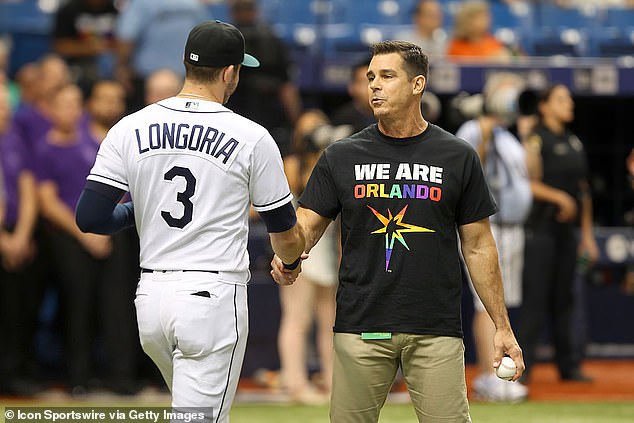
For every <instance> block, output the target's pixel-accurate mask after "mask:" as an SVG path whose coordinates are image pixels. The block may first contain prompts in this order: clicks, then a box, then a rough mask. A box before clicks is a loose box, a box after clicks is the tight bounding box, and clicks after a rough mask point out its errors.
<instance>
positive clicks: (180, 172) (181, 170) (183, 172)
mask: <svg viewBox="0 0 634 423" xmlns="http://www.w3.org/2000/svg"><path fill="white" fill-rule="evenodd" d="M177 176H180V177H181V178H184V179H185V182H186V184H185V191H183V192H179V193H178V194H177V195H176V201H178V202H179V203H181V204H182V205H183V216H182V217H179V218H175V217H174V216H172V214H171V213H170V212H166V211H162V212H161V217H162V218H163V220H165V222H166V223H167V224H168V225H169V226H171V227H172V228H180V229H183V228H184V227H185V226H187V225H188V224H189V223H190V222H191V221H192V217H193V215H194V203H192V201H191V198H192V196H193V195H194V192H195V191H196V178H195V177H194V175H192V172H191V171H190V170H189V169H187V168H186V167H180V166H174V167H173V168H171V169H170V170H168V171H167V172H166V173H165V175H163V179H164V180H166V181H173V180H174V178H175V177H177Z"/></svg>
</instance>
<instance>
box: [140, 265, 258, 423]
mask: <svg viewBox="0 0 634 423" xmlns="http://www.w3.org/2000/svg"><path fill="white" fill-rule="evenodd" d="M194 293H199V295H193V294H194ZM201 293H202V294H203V295H200V294H201ZM205 293H208V295H209V297H207V294H205ZM134 303H135V306H136V310H137V319H138V325H139V335H140V339H141V345H142V346H143V350H144V351H145V353H146V354H147V355H148V356H150V358H152V360H153V361H154V363H155V364H156V365H157V366H158V368H159V370H160V371H161V373H162V375H163V378H164V379H165V382H166V383H167V386H168V387H169V389H170V390H171V392H172V407H173V408H178V409H193V408H195V409H198V408H200V409H204V410H205V412H206V413H207V414H208V415H209V417H208V420H205V421H209V422H214V423H218V422H221V423H222V422H228V421H229V411H230V408H231V404H232V402H233V399H234V397H235V392H236V388H237V386H238V379H239V376H240V370H241V368H242V360H243V358H244V352H245V349H246V342H247V334H248V324H249V321H248V305H247V287H246V285H242V284H234V283H227V282H223V281H222V273H220V274H217V273H210V272H182V271H167V272H153V273H141V279H140V281H139V285H138V287H137V292H136V299H135V301H134Z"/></svg>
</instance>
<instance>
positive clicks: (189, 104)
mask: <svg viewBox="0 0 634 423" xmlns="http://www.w3.org/2000/svg"><path fill="white" fill-rule="evenodd" d="M185 108H186V109H194V110H198V102H197V101H188V102H186V103H185Z"/></svg>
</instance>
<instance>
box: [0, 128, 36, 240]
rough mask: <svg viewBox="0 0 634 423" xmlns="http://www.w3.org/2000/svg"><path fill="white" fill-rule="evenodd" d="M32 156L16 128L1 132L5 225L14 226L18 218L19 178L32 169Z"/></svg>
mask: <svg viewBox="0 0 634 423" xmlns="http://www.w3.org/2000/svg"><path fill="white" fill-rule="evenodd" d="M31 157H32V156H30V155H29V154H27V152H26V148H25V146H24V144H23V143H22V142H21V140H20V138H19V137H18V135H17V133H16V131H15V130H9V131H8V132H7V133H5V134H4V135H1V134H0V168H1V169H2V179H3V182H4V227H5V228H13V227H14V226H15V224H16V222H17V219H18V207H19V203H20V192H19V178H20V174H21V173H22V172H23V171H25V170H31V169H32V164H31V161H30V158H31Z"/></svg>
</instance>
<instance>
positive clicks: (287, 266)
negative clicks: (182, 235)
mask: <svg viewBox="0 0 634 423" xmlns="http://www.w3.org/2000/svg"><path fill="white" fill-rule="evenodd" d="M301 261H302V256H299V257H297V260H295V261H294V262H292V263H291V264H286V263H284V262H282V264H283V265H284V269H286V270H295V269H297V266H299V263H300V262H301Z"/></svg>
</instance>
